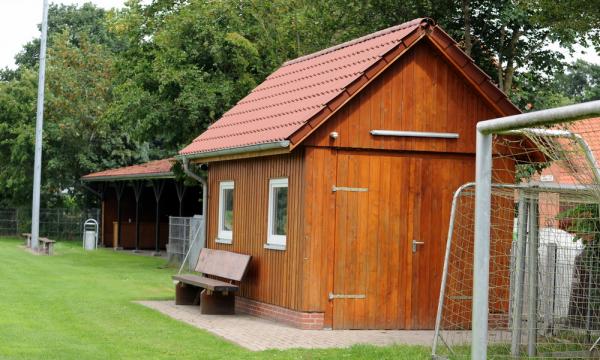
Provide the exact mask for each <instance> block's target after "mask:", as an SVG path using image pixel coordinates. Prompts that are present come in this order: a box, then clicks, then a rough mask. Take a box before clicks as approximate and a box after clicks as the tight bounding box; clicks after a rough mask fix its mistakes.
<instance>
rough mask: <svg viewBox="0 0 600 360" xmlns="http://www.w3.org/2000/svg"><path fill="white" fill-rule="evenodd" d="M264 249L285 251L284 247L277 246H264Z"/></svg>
mask: <svg viewBox="0 0 600 360" xmlns="http://www.w3.org/2000/svg"><path fill="white" fill-rule="evenodd" d="M265 249H269V250H279V251H285V249H286V246H285V245H278V244H265Z"/></svg>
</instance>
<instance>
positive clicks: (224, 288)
mask: <svg viewBox="0 0 600 360" xmlns="http://www.w3.org/2000/svg"><path fill="white" fill-rule="evenodd" d="M173 280H176V281H180V282H182V283H185V284H189V285H193V286H197V287H201V288H203V289H207V290H210V291H216V292H235V291H238V290H239V289H240V287H239V286H237V285H234V284H230V283H228V282H225V281H220V280H216V279H211V278H207V277H204V276H200V275H189V274H184V275H175V276H173Z"/></svg>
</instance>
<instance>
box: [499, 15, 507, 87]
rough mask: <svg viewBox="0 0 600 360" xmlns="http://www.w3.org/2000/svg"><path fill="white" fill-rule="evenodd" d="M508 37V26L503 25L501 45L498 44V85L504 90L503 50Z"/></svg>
mask: <svg viewBox="0 0 600 360" xmlns="http://www.w3.org/2000/svg"><path fill="white" fill-rule="evenodd" d="M505 37H506V28H505V27H504V26H502V27H501V28H500V44H499V45H500V46H498V87H499V88H500V89H502V90H504V71H503V70H504V69H503V68H502V61H504V57H503V56H502V51H503V50H504V38H505Z"/></svg>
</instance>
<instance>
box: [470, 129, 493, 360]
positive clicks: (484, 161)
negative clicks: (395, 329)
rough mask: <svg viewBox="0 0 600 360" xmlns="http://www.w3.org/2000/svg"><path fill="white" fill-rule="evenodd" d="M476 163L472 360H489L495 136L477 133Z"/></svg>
mask: <svg viewBox="0 0 600 360" xmlns="http://www.w3.org/2000/svg"><path fill="white" fill-rule="evenodd" d="M476 144H477V145H476V147H477V149H476V150H477V152H476V159H475V179H477V183H476V184H477V185H476V187H475V244H474V249H473V251H474V255H473V314H472V316H473V320H472V324H473V329H472V331H471V336H472V342H471V344H472V346H471V359H473V360H485V359H486V357H487V341H488V310H489V304H488V301H489V294H488V290H489V278H490V210H491V202H492V136H491V135H489V134H484V133H482V132H481V131H479V130H478V131H477V143H476Z"/></svg>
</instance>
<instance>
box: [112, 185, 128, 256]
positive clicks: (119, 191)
mask: <svg viewBox="0 0 600 360" xmlns="http://www.w3.org/2000/svg"><path fill="white" fill-rule="evenodd" d="M112 185H113V187H114V188H115V194H116V196H117V239H116V242H115V244H116V246H115V250H116V249H119V248H121V197H122V196H123V189H124V188H125V184H124V183H123V182H120V181H116V182H113V183H112Z"/></svg>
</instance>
